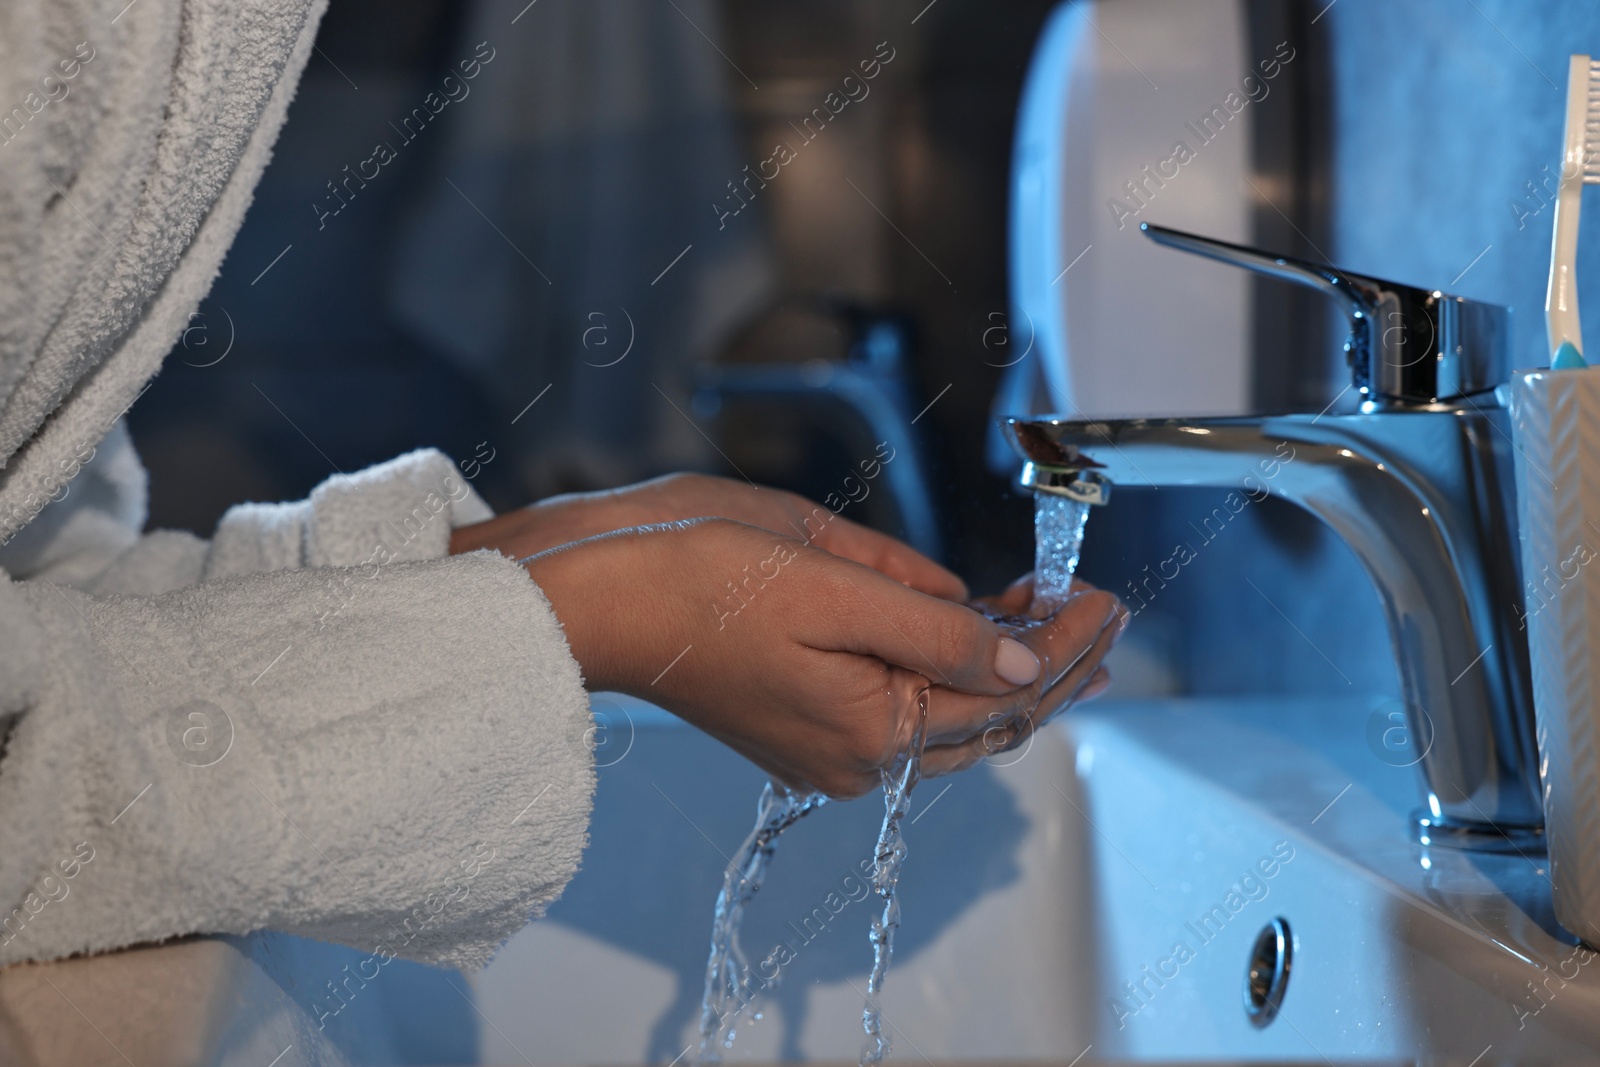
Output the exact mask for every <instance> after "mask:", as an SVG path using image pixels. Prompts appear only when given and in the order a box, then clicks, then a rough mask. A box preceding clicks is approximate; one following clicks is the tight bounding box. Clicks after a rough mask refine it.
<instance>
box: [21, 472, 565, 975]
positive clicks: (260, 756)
mask: <svg viewBox="0 0 1600 1067" xmlns="http://www.w3.org/2000/svg"><path fill="white" fill-rule="evenodd" d="M487 514H488V509H487V507H486V506H484V505H483V503H482V501H481V500H479V499H478V497H477V496H476V494H475V493H473V492H472V491H471V489H470V487H469V486H467V484H466V483H465V482H464V481H463V480H462V479H461V477H460V475H459V473H458V472H456V470H455V468H454V466H453V465H452V464H451V463H450V462H449V460H447V459H446V458H445V457H443V456H442V455H440V454H439V453H437V452H431V451H430V452H419V453H412V454H411V455H410V456H405V457H401V458H400V459H399V460H396V461H393V462H391V463H389V464H385V465H383V466H381V467H378V468H373V469H371V470H369V471H365V472H361V473H359V474H356V475H352V476H349V477H346V476H342V475H340V476H335V477H334V478H331V479H329V480H328V481H327V482H325V483H323V485H321V486H319V487H318V488H317V490H316V491H314V492H313V493H312V495H311V498H310V499H309V500H307V501H304V502H300V503H296V504H283V505H270V506H264V505H246V506H244V507H241V508H236V509H234V510H233V511H231V512H229V513H228V515H227V516H226V517H225V518H224V519H223V521H222V523H221V524H220V526H219V528H218V531H217V535H216V537H215V539H214V540H213V541H212V542H211V543H209V544H208V543H207V542H204V541H201V540H199V539H198V538H194V537H192V536H190V535H187V534H175V533H156V534H151V535H146V536H144V537H141V538H137V539H136V540H134V541H133V542H132V543H131V544H130V545H128V546H127V547H126V548H124V549H123V550H122V551H121V552H120V553H118V554H117V555H116V556H115V557H114V558H113V559H112V561H111V563H110V564H109V565H108V566H105V567H104V568H103V569H100V570H98V571H96V572H95V573H94V574H93V575H92V576H88V577H83V578H82V580H81V581H80V582H79V583H78V584H77V585H69V584H63V583H62V582H61V581H59V580H56V579H55V578H52V577H51V576H50V572H49V571H48V570H45V571H41V572H39V574H38V576H37V577H33V578H31V579H29V580H4V581H0V647H4V648H5V649H6V650H7V654H6V655H5V656H3V657H0V722H4V721H8V722H9V734H8V736H7V737H6V739H5V742H4V755H3V757H0V812H4V813H6V817H5V821H4V826H5V830H4V833H5V836H6V841H5V848H4V849H0V965H3V964H6V963H11V962H14V961H18V960H24V959H49V958H55V957H60V956H63V955H67V954H71V953H79V952H92V951H99V950H105V949H111V948H117V947H120V946H124V945H128V944H133V943H137V942H145V941H157V940H161V939H165V938H169V937H173V936H178V935H182V934H188V933H244V932H247V931H251V930H257V929H275V930H283V931H288V932H291V933H296V934H301V935H305V936H310V937H317V938H322V939H325V940H330V941H336V942H340V943H343V944H348V945H352V946H355V947H357V948H361V949H363V950H370V951H371V952H372V953H373V957H372V959H373V960H374V961H375V962H374V966H378V965H381V963H383V962H387V960H388V959H389V958H392V957H395V956H399V957H404V958H411V959H417V960H423V961H427V962H436V963H447V964H452V965H457V966H479V965H482V964H483V963H485V962H487V960H488V959H489V957H490V956H491V955H492V954H493V952H494V950H495V949H496V948H497V947H498V946H499V944H501V943H502V942H503V941H504V940H505V939H506V938H507V937H509V936H510V935H511V934H512V933H514V932H515V931H516V930H517V929H519V928H520V927H521V926H522V925H523V924H525V923H526V922H527V921H528V920H529V919H530V918H531V917H536V916H537V915H538V914H540V913H541V912H542V910H543V909H544V907H545V906H546V905H548V903H549V902H550V901H551V900H553V899H554V898H555V897H556V896H557V895H558V894H559V893H560V892H561V889H562V888H563V887H564V886H565V884H566V882H567V881H568V880H569V879H570V878H571V876H572V874H573V873H574V871H575V870H576V868H577V864H578V860H579V856H580V854H581V852H582V849H583V847H584V844H585V842H586V833H587V823H588V816H589V811H590V805H591V798H592V794H593V786H594V773H593V766H592V757H591V754H590V752H589V748H588V745H587V743H586V742H587V738H588V731H589V728H590V718H589V714H588V708H587V697H586V694H585V693H584V689H583V684H582V678H581V677H580V674H579V670H578V665H577V663H576V662H575V661H574V660H573V658H572V656H571V655H570V653H569V651H568V649H567V645H566V641H565V637H564V635H563V634H562V631H561V627H560V624H559V623H558V622H557V620H556V618H555V615H554V613H553V612H552V611H551V609H550V605H549V603H548V602H547V601H546V599H545V598H544V596H543V594H542V593H541V592H540V590H539V589H538V587H537V586H536V585H535V584H534V583H533V582H532V581H531V579H529V577H528V575H527V572H526V571H524V570H523V569H522V568H521V567H519V566H517V565H516V563H514V562H513V561H511V560H509V559H505V558H503V557H500V556H496V555H492V554H489V553H474V554H471V555H466V556H458V557H448V556H447V555H446V553H447V551H448V543H449V533H450V529H451V527H452V526H454V525H460V524H461V523H463V522H470V521H476V519H478V518H482V517H486V516H487ZM41 518H45V516H41ZM79 558H80V559H81V558H82V556H81V554H80V557H79ZM59 569H60V565H59V564H58V567H57V571H58V572H59ZM0 577H3V572H0ZM3 728H4V727H3V725H0V729H3Z"/></svg>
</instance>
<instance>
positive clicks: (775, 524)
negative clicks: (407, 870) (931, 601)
mask: <svg viewBox="0 0 1600 1067" xmlns="http://www.w3.org/2000/svg"><path fill="white" fill-rule="evenodd" d="M698 518H721V519H733V520H736V521H738V522H742V523H745V524H747V525H750V526H757V527H760V528H762V529H765V530H770V531H772V532H773V533H778V534H783V535H784V536H786V537H791V538H794V539H796V540H799V541H803V542H805V543H807V544H810V545H814V546H815V547H817V548H820V549H822V550H823V551H825V552H831V553H833V554H834V555H836V556H842V557H843V558H845V559H848V560H854V561H855V562H857V563H860V564H862V565H863V566H867V567H871V568H872V569H874V570H876V571H878V572H880V573H882V574H884V575H887V576H888V577H890V578H893V579H894V580H895V581H897V582H900V583H902V584H904V585H909V586H910V587H911V588H913V589H917V590H920V591H922V592H924V593H927V594H929V595H930V596H937V597H943V598H944V599H946V600H965V599H966V596H967V588H966V585H965V584H964V583H963V582H962V581H961V579H960V578H957V577H956V576H955V575H954V574H952V573H950V572H949V571H947V570H945V569H944V568H943V567H941V566H939V565H938V564H937V563H935V562H933V561H932V560H931V559H928V558H927V557H926V556H924V555H922V554H921V553H920V552H917V551H916V550H915V549H913V548H911V547H910V546H909V545H906V544H903V543H902V542H900V541H897V540H895V539H894V538H892V537H889V536H887V535H885V534H881V533H878V532H877V531H875V530H870V529H868V528H867V527H865V526H862V525H860V524H858V523H854V522H851V521H850V520H849V519H846V518H844V517H843V516H840V515H837V514H835V513H834V512H832V511H830V510H829V509H828V508H825V507H823V506H822V505H821V504H816V503H813V502H812V501H810V500H807V499H806V498H805V497H803V496H799V495H797V494H795V493H789V492H785V491H784V490H781V489H769V488H765V487H758V486H752V485H750V484H748V483H745V482H736V481H733V480H732V479H729V478H715V477H712V476H710V475H705V474H669V475H666V476H665V477H662V478H655V479H652V480H651V481H648V482H640V483H639V484H638V485H631V486H627V487H625V488H622V489H613V490H607V491H604V492H598V493H568V494H565V495H563V496H556V497H551V498H549V499H548V500H542V501H540V502H539V503H537V504H533V505H530V506H529V507H526V508H522V509H520V510H517V511H510V512H507V513H505V514H504V515H497V516H495V517H494V518H492V519H489V520H487V521H486V522H480V523H475V524H473V525H471V526H462V527H460V528H458V529H457V530H456V531H455V532H454V533H453V534H452V535H451V538H450V551H451V552H452V553H459V552H471V551H473V550H474V549H479V548H488V549H493V550H494V551H497V552H501V553H503V554H505V555H508V556H510V557H511V558H512V559H526V558H527V557H529V556H532V555H534V554H535V553H538V552H543V551H545V550H547V549H551V548H555V547H557V546H559V545H564V544H568V543H569V542H572V541H581V540H583V539H584V538H587V537H594V536H596V535H598V534H604V533H610V532H611V531H613V530H621V529H625V528H627V527H630V526H644V525H650V524H655V523H666V522H676V521H680V520H683V519H698Z"/></svg>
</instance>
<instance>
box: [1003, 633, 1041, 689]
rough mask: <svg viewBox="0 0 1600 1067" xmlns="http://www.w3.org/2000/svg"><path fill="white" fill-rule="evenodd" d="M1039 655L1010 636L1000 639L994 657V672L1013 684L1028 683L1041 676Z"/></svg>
mask: <svg viewBox="0 0 1600 1067" xmlns="http://www.w3.org/2000/svg"><path fill="white" fill-rule="evenodd" d="M1039 670H1040V667H1039V657H1038V656H1035V655H1034V654H1033V653H1032V652H1031V651H1030V650H1029V649H1028V646H1027V645H1025V644H1023V643H1022V642H1021V641H1018V640H1015V639H1014V638H1010V637H1002V638H1001V639H1000V651H999V652H997V653H996V654H995V657H994V672H995V673H996V674H998V675H999V676H1000V677H1002V678H1004V679H1005V680H1006V681H1008V682H1010V683H1011V684H1012V685H1027V684H1028V683H1029V682H1031V681H1033V680H1034V679H1035V678H1037V677H1039Z"/></svg>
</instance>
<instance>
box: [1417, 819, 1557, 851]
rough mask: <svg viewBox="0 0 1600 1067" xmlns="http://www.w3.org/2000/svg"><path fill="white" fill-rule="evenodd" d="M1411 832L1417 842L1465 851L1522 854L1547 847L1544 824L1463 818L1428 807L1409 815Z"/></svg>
mask: <svg viewBox="0 0 1600 1067" xmlns="http://www.w3.org/2000/svg"><path fill="white" fill-rule="evenodd" d="M1411 831H1412V835H1413V836H1414V837H1415V838H1416V839H1417V843H1418V844H1422V845H1437V846H1441V847H1444V848H1458V849H1462V850H1463V851H1466V852H1514V853H1516V854H1518V855H1521V856H1543V855H1544V854H1545V851H1546V846H1545V837H1544V827H1543V826H1542V825H1539V826H1520V825H1514V824H1506V823H1492V822H1466V821H1463V820H1461V819H1452V818H1450V817H1449V816H1441V815H1435V814H1433V813H1432V812H1431V811H1418V812H1415V813H1413V814H1412V816H1411Z"/></svg>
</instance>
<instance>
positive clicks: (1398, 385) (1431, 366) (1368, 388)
mask: <svg viewBox="0 0 1600 1067" xmlns="http://www.w3.org/2000/svg"><path fill="white" fill-rule="evenodd" d="M1139 229H1140V230H1142V231H1143V232H1144V235H1145V236H1146V237H1148V238H1150V240H1152V241H1154V242H1155V243H1156V244H1159V245H1165V246H1166V247H1168V248H1176V249H1178V250H1179V251H1181V252H1190V253H1193V254H1194V255H1198V256H1205V257H1206V258H1207V259H1214V260H1217V261H1218V262H1221V263H1228V264H1231V265H1233V266H1235V267H1243V268H1244V269H1245V270H1250V271H1255V272H1256V273H1258V274H1265V275H1267V276H1269V277H1273V278H1279V279H1282V280H1283V281H1287V282H1293V283H1295V284H1296V285H1304V286H1306V287H1308V288H1311V289H1315V290H1317V291H1318V292H1319V293H1322V294H1323V295H1325V296H1327V297H1329V298H1330V299H1332V300H1333V301H1334V303H1335V304H1337V305H1338V306H1339V308H1340V310H1342V311H1343V312H1344V313H1345V316H1346V318H1347V319H1349V322H1350V336H1349V338H1348V339H1347V340H1346V341H1345V356H1346V358H1347V360H1348V361H1349V364H1350V380H1351V385H1352V386H1354V387H1355V389H1356V392H1357V393H1358V394H1360V396H1361V397H1362V398H1363V399H1364V400H1365V401H1367V402H1368V403H1371V404H1375V405H1377V406H1390V405H1395V404H1402V405H1403V404H1419V403H1420V404H1430V403H1436V402H1439V401H1444V400H1453V399H1457V398H1460V397H1464V396H1470V395H1472V394H1474V393H1482V392H1487V391H1489V390H1492V389H1493V388H1494V387H1495V386H1497V385H1499V384H1500V383H1501V382H1503V381H1505V380H1506V379H1507V378H1508V377H1509V369H1510V368H1509V366H1508V363H1509V361H1508V358H1507V356H1508V343H1509V337H1510V323H1509V319H1510V312H1509V311H1508V310H1507V309H1505V308H1503V307H1500V306H1499V305H1496V304H1487V303H1484V302H1482V301H1478V300H1469V299H1467V298H1465V297H1459V296H1450V295H1448V294H1446V293H1442V292H1439V291H1438V290H1427V289H1419V288H1417V287H1415V286H1410V285H1402V284H1399V283H1397V282H1389V281H1383V280H1382V279H1378V278H1370V277H1367V276H1365V275H1361V274H1351V273H1349V272H1347V271H1342V270H1340V269H1339V268H1338V267H1333V266H1329V265H1326V264H1318V263H1309V262H1306V261H1305V260H1299V259H1292V258H1290V257H1289V256H1278V255H1273V254H1272V253H1270V252H1262V251H1260V250H1259V249H1255V248H1246V247H1245V246H1243V245H1236V244H1230V243H1229V242H1227V241H1218V240H1214V239H1213V238H1210V237H1200V236H1197V235H1195V234H1192V233H1184V232H1183V231H1181V230H1173V229H1168V228H1167V227H1165V226H1153V225H1151V224H1150V223H1148V222H1145V223H1140V225H1139Z"/></svg>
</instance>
